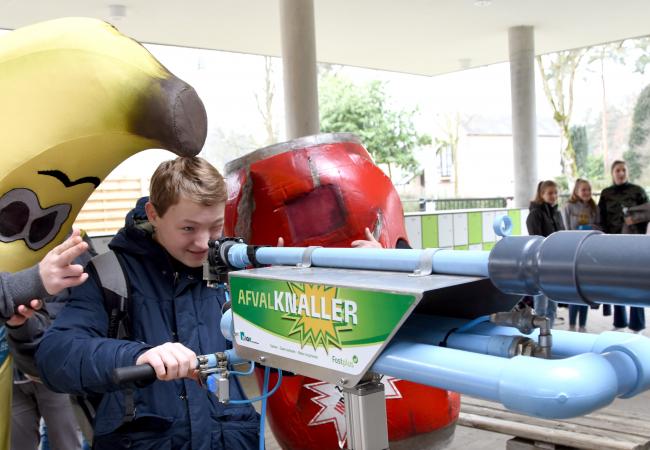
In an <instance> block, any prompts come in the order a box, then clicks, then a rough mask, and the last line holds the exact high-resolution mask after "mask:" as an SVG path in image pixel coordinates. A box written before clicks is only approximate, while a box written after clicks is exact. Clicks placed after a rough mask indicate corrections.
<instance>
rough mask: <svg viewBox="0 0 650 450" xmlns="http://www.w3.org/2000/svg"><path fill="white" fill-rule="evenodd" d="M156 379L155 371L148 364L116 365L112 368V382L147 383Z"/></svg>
mask: <svg viewBox="0 0 650 450" xmlns="http://www.w3.org/2000/svg"><path fill="white" fill-rule="evenodd" d="M155 379H156V371H155V370H154V369H153V367H151V366H150V365H149V364H140V365H137V366H127V367H118V368H117V369H115V370H113V383H115V384H127V383H138V382H139V383H147V382H150V381H154V380H155Z"/></svg>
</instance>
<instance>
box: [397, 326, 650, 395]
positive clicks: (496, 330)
mask: <svg viewBox="0 0 650 450" xmlns="http://www.w3.org/2000/svg"><path fill="white" fill-rule="evenodd" d="M467 322H468V321H466V320H463V319H453V318H448V317H440V316H424V315H413V316H411V317H410V318H409V319H408V321H407V322H406V323H405V325H404V328H406V329H409V328H410V329H413V330H414V331H413V332H412V333H415V334H419V335H420V336H429V335H431V334H430V333H436V334H434V335H432V336H434V337H435V336H437V335H439V334H440V333H446V332H448V330H450V329H452V328H456V327H460V326H462V325H463V324H464V323H467ZM427 330H436V331H435V332H433V331H427ZM472 333H473V334H477V335H483V336H493V337H495V336H504V335H507V336H527V337H530V338H531V339H537V337H538V334H539V330H535V331H534V332H532V333H531V334H530V335H524V334H523V333H520V332H519V331H518V330H517V329H516V328H511V327H503V326H497V325H494V324H492V323H481V324H478V325H476V326H474V327H473V328H472ZM398 336H399V335H398ZM610 352H611V353H614V352H618V353H619V354H623V353H624V354H625V355H626V359H625V361H627V363H626V364H623V363H620V366H614V367H615V368H616V371H617V373H618V377H619V381H620V383H621V384H622V385H626V384H627V383H626V382H624V381H623V380H624V377H632V378H633V379H634V380H635V381H634V383H633V384H634V388H633V389H631V390H629V391H623V392H619V395H620V396H621V397H623V398H629V397H633V396H635V395H637V394H639V393H640V392H643V391H645V390H647V389H649V388H650V339H648V338H646V337H644V336H639V335H635V334H628V333H619V332H613V331H605V332H603V333H601V334H598V335H595V334H589V333H575V332H572V331H562V330H553V349H552V354H553V358H570V357H574V356H577V355H581V354H585V353H594V354H603V355H604V356H606V357H608V358H609V356H607V354H608V353H610ZM619 362H620V360H619ZM622 367H625V370H623V369H622Z"/></svg>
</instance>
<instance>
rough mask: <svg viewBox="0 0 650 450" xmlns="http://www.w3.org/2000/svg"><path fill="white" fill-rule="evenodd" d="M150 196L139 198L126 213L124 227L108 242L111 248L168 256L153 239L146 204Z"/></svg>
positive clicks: (131, 252) (138, 253) (133, 252)
mask: <svg viewBox="0 0 650 450" xmlns="http://www.w3.org/2000/svg"><path fill="white" fill-rule="evenodd" d="M148 201H149V197H142V198H140V199H138V201H137V202H136V204H135V207H134V208H133V209H132V210H131V211H129V213H128V214H127V215H126V219H125V222H124V227H123V228H122V229H120V231H118V232H117V234H116V235H115V237H114V238H113V239H112V240H111V242H110V243H109V244H108V247H109V248H110V249H111V250H117V251H120V252H124V253H129V254H134V255H152V254H153V255H156V256H164V257H166V255H167V253H166V252H165V250H164V249H163V248H162V247H161V246H160V244H158V243H157V242H156V241H154V240H153V227H152V226H151V224H150V223H149V220H148V219H147V213H146V212H145V209H144V205H145V204H146V203H147V202H148Z"/></svg>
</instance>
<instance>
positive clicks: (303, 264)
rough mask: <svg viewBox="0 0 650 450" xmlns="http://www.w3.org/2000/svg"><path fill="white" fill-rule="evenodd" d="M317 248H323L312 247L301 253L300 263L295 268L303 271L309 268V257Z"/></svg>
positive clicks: (318, 246)
mask: <svg viewBox="0 0 650 450" xmlns="http://www.w3.org/2000/svg"><path fill="white" fill-rule="evenodd" d="M317 248H323V247H322V246H320V245H312V246H310V247H307V248H306V249H305V251H304V252H303V253H302V262H300V263H298V264H297V266H298V267H301V268H303V269H306V268H308V267H311V255H312V254H313V253H314V250H316V249H317Z"/></svg>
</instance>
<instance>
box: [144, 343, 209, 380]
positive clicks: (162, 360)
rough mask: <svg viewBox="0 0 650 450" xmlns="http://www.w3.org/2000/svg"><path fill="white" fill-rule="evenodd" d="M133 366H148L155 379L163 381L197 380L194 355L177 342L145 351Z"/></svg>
mask: <svg viewBox="0 0 650 450" xmlns="http://www.w3.org/2000/svg"><path fill="white" fill-rule="evenodd" d="M135 364H136V365H140V364H149V365H150V366H151V367H153V369H154V370H155V371H156V377H157V378H158V379H159V380H163V381H169V380H176V379H178V378H193V379H195V380H196V379H197V378H198V377H197V371H196V353H194V352H193V351H192V350H190V349H189V348H187V347H185V346H184V345H183V344H180V343H178V342H167V343H165V344H163V345H159V346H158V347H154V348H152V349H150V350H147V351H146V352H144V353H143V354H141V355H140V356H138V359H137V360H136V361H135Z"/></svg>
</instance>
